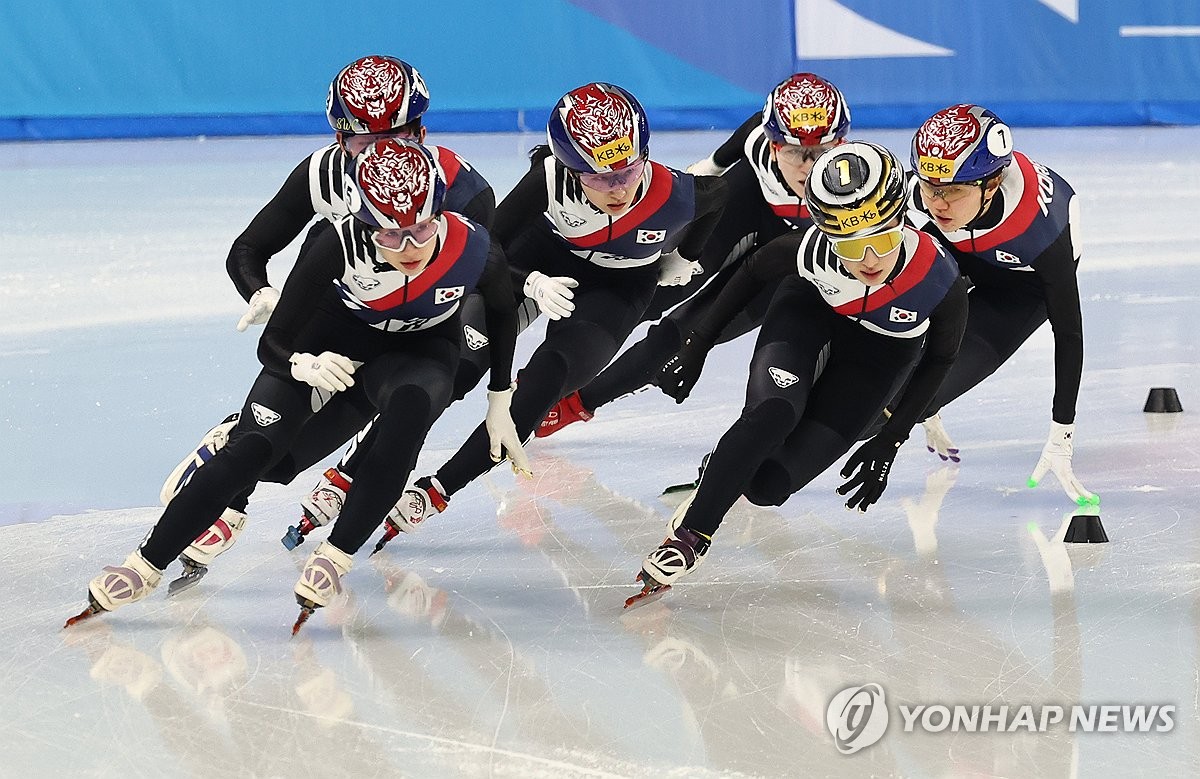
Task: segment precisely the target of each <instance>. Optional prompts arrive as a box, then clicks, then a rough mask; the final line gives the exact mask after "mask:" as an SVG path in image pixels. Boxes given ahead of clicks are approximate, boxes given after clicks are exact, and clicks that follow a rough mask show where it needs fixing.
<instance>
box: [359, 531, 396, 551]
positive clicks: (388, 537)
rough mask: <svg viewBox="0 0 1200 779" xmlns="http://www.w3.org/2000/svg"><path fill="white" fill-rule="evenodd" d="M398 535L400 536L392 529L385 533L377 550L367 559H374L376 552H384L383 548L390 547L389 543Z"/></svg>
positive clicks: (377, 545)
mask: <svg viewBox="0 0 1200 779" xmlns="http://www.w3.org/2000/svg"><path fill="white" fill-rule="evenodd" d="M398 535H400V534H399V533H393V532H391V528H389V529H388V530H386V531H384V533H383V538H381V539H379V543H377V544H375V548H374V549H372V550H371V554H369V555H367V557H374V556H375V553H376V552H381V551H383V548H384V547H385V546H387V545H388V541H391V540H392V539H393V538H395V537H396V536H398Z"/></svg>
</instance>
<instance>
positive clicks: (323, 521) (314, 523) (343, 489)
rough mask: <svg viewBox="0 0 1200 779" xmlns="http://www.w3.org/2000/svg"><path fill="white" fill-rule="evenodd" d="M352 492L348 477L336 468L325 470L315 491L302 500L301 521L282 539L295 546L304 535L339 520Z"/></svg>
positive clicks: (290, 547) (290, 528)
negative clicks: (343, 506)
mask: <svg viewBox="0 0 1200 779" xmlns="http://www.w3.org/2000/svg"><path fill="white" fill-rule="evenodd" d="M349 491H350V477H349V476H347V475H346V474H344V473H342V472H341V471H339V470H338V469H337V468H330V469H329V470H327V471H325V473H323V474H321V481H320V482H318V483H317V486H316V487H314V488H313V491H312V492H310V493H309V494H308V495H306V496H304V498H302V499H301V500H300V510H301V511H302V512H303V516H301V517H300V521H299V522H297V523H296V524H294V525H292V526H291V527H289V528H288V529H287V532H286V533H284V534H283V538H281V539H279V542H280V543H281V544H283V546H284V548H285V549H295V548H296V547H297V546H299V545H300V544H303V543H304V537H305V536H307V535H308V534H309V533H311V532H312V531H314V530H316V529H317V528H319V527H324V526H325V525H328V524H329V523H330V522H332V521H333V520H335V519H337V516H338V514H340V513H341V512H342V505H343V504H344V503H345V502H346V493H347V492H349Z"/></svg>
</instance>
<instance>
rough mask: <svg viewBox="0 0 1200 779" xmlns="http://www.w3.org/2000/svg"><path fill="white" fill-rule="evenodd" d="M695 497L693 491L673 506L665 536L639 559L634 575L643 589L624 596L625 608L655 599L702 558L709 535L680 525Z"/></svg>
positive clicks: (697, 564)
mask: <svg viewBox="0 0 1200 779" xmlns="http://www.w3.org/2000/svg"><path fill="white" fill-rule="evenodd" d="M695 498H696V493H695V492H693V493H692V494H691V495H689V496H688V498H687V500H685V501H684V502H683V503H680V504H679V507H678V508H677V509H675V513H674V514H673V515H672V516H671V523H670V526H669V528H668V534H667V537H666V538H664V539H663V542H662V543H661V544H659V546H658V548H657V549H655V550H654V551H653V552H651V553H650V554H649V555H647V556H646V559H645V560H643V561H642V570H641V571H639V572H638V575H637V578H636V579H635V581H638V582H641V583H642V591H641V592H639V593H637V594H635V595H633V596H631V597H629V598H626V599H625V608H629V607H630V606H633V605H635V604H639V603H647V602H651V601H653V600H657V599H658V598H660V597H662V595H664V594H665V593H666V592H667V591H668V590H670V589H671V585H673V584H674V583H675V582H677V581H678V580H679V579H681V578H682V577H684V576H686V575H687V574H689V573H691V572H692V571H694V570H695V569H696V567H697V566H699V565H700V563H701V562H703V561H704V557H705V555H707V554H708V547H709V546H710V545H711V543H712V539H710V538H706V537H705V536H703V535H701V534H699V533H696V532H693V531H691V530H689V529H687V528H686V527H683V518H684V516H685V515H686V514H687V510H688V508H689V507H690V506H691V505H692V501H693V500H695Z"/></svg>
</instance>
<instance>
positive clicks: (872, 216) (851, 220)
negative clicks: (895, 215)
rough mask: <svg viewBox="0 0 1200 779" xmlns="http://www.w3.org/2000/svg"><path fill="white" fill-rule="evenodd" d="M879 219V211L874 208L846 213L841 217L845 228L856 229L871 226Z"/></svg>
mask: <svg viewBox="0 0 1200 779" xmlns="http://www.w3.org/2000/svg"><path fill="white" fill-rule="evenodd" d="M878 221H879V211H877V210H876V209H874V208H864V209H863V210H861V211H858V212H856V213H853V214H846V215H845V216H843V217H842V219H841V225H842V228H843V229H847V230H854V229H862V228H865V227H870V226H871V225H873V224H875V223H877V222H878Z"/></svg>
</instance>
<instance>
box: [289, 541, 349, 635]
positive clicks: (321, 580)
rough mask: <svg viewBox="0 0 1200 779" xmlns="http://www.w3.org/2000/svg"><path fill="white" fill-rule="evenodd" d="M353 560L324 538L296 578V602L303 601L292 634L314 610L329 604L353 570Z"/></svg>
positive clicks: (300, 602)
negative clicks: (297, 579)
mask: <svg viewBox="0 0 1200 779" xmlns="http://www.w3.org/2000/svg"><path fill="white" fill-rule="evenodd" d="M353 567H354V560H352V559H351V558H350V555H348V554H346V553H345V552H343V551H342V550H341V549H338V548H337V547H336V546H334V545H333V544H331V543H329V542H328V541H322V542H321V543H320V545H319V546H317V548H316V549H314V550H313V552H312V554H310V555H309V556H308V561H307V562H306V563H304V570H303V571H302V572H301V573H300V580H299V581H297V582H296V589H295V592H296V602H297V603H299V604H300V616H299V617H297V618H296V624H295V625H293V626H292V635H293V636H294V635H296V633H297V632H298V631H299V630H300V626H301V625H303V624H304V623H305V622H306V621H307V620H308V618H309V617H310V616H312V613H313V612H314V611H316V610H317V609H319V608H321V607H322V606H328V605H329V602H330V601H331V600H333V597H334V596H335V595H337V594H338V593H340V592H341V591H342V577H343V576H345V575H346V574H348V573H350V569H351V568H353Z"/></svg>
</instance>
